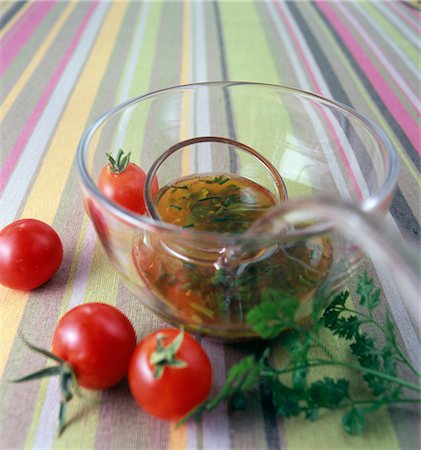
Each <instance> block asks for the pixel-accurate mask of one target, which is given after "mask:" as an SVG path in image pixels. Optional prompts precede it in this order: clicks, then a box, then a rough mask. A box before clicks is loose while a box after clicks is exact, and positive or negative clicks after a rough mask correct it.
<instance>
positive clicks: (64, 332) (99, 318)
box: [52, 303, 136, 389]
mask: <svg viewBox="0 0 421 450" xmlns="http://www.w3.org/2000/svg"><path fill="white" fill-rule="evenodd" d="M135 347H136V333H135V331H134V329H133V326H132V324H131V323H130V321H129V319H127V317H126V316H125V315H124V314H123V313H122V312H120V311H119V310H118V309H117V308H114V307H113V306H110V305H107V304H105V303H85V304H83V305H80V306H77V307H76V308H73V309H72V310H70V311H69V312H68V313H66V314H65V315H64V316H63V317H62V318H61V320H60V321H59V323H58V324H57V326H56V328H55V330H54V335H53V340H52V353H53V354H54V355H56V356H58V357H59V358H61V359H63V360H65V361H66V362H67V363H69V364H70V365H71V366H72V368H73V370H74V372H75V375H76V379H77V382H78V384H79V386H82V387H84V388H87V389H107V388H109V387H111V386H113V385H115V384H116V383H118V382H119V381H121V380H122V379H123V378H124V377H125V376H126V375H127V370H128V367H129V362H130V357H131V355H132V353H133V350H134V349H135Z"/></svg>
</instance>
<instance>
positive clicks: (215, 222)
mask: <svg viewBox="0 0 421 450" xmlns="http://www.w3.org/2000/svg"><path fill="white" fill-rule="evenodd" d="M275 203H276V200H275V197H274V196H273V195H272V194H271V193H270V192H269V191H268V190H267V189H265V188H264V187H263V186H260V185H259V184H257V183H255V182H254V181H252V180H249V179H248V178H244V177H240V176H236V175H231V174H225V173H223V174H218V175H212V174H207V175H198V176H197V175H196V176H191V177H185V178H180V179H178V180H176V181H175V182H173V183H171V184H169V185H168V186H165V187H164V188H162V189H161V190H160V192H159V194H158V195H157V200H155V204H156V211H157V213H158V215H159V217H160V218H161V220H163V221H164V222H169V223H172V224H174V225H178V226H181V227H183V228H194V229H196V230H206V231H215V232H219V233H227V232H229V233H242V232H243V231H245V230H247V229H248V228H249V227H250V225H251V224H252V223H253V222H254V221H255V220H256V219H257V218H258V217H260V216H261V215H262V214H263V213H265V212H266V211H267V209H268V208H270V207H271V206H274V205H275Z"/></svg>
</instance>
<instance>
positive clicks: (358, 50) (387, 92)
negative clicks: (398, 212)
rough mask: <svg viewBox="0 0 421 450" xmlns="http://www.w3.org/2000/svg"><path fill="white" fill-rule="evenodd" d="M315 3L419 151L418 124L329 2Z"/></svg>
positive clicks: (419, 151) (318, 0)
mask: <svg viewBox="0 0 421 450" xmlns="http://www.w3.org/2000/svg"><path fill="white" fill-rule="evenodd" d="M316 3H317V5H318V8H319V9H320V11H322V12H323V14H324V15H325V16H326V18H327V19H328V20H329V22H330V23H331V24H332V27H333V28H334V29H335V30H336V32H337V33H338V34H339V36H340V37H341V39H342V41H343V42H344V44H345V45H346V46H347V47H348V49H349V50H350V52H351V53H352V55H353V57H354V59H355V60H356V61H357V62H358V64H359V66H360V67H361V70H362V71H363V72H364V73H365V74H366V76H367V78H368V79H369V80H370V82H371V84H372V86H373V89H375V90H376V92H377V93H378V95H379V97H380V98H381V99H382V101H383V102H384V104H385V105H386V107H387V108H388V110H389V111H390V113H391V114H392V115H393V117H394V118H395V120H396V122H397V123H398V124H399V125H400V126H401V127H402V129H403V130H404V131H405V133H406V135H407V136H408V139H409V140H410V141H411V142H412V144H413V146H414V148H415V149H416V150H417V152H418V153H421V148H420V146H419V134H418V133H419V132H418V124H417V123H416V121H415V120H414V119H413V118H412V117H411V115H410V114H409V113H408V111H407V110H406V109H405V107H404V106H403V105H402V103H401V102H400V100H399V98H398V97H397V96H396V95H395V93H394V92H393V91H392V90H391V89H390V87H389V85H388V84H387V82H386V81H385V80H384V79H383V78H382V76H381V74H380V73H379V71H378V70H377V69H376V67H375V66H374V64H373V63H372V61H371V59H370V58H369V56H368V55H367V54H366V53H365V52H364V49H363V48H362V47H361V46H360V44H359V43H358V41H357V40H356V39H355V38H354V36H353V35H352V33H351V32H350V30H349V29H348V27H347V26H346V25H345V24H344V23H343V22H342V20H341V19H340V18H339V17H338V15H337V14H336V13H335V12H334V11H333V10H332V9H331V7H330V5H329V3H326V2H324V1H320V0H317V2H316Z"/></svg>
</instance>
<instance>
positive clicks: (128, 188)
mask: <svg viewBox="0 0 421 450" xmlns="http://www.w3.org/2000/svg"><path fill="white" fill-rule="evenodd" d="M108 158H109V163H108V164H107V165H105V166H104V167H103V169H102V171H101V173H100V175H99V181H98V187H99V190H100V191H101V192H102V193H103V194H104V195H105V196H106V197H107V198H108V199H110V200H111V201H113V202H114V203H117V204H118V205H120V206H123V207H124V208H127V209H129V210H131V211H133V212H135V213H137V214H145V212H146V206H145V201H144V198H143V194H144V190H145V180H146V174H145V172H144V171H143V170H142V169H141V168H140V167H139V166H137V165H136V164H135V163H131V162H129V161H130V153H129V154H128V155H126V156H124V153H123V151H122V150H120V151H119V153H118V155H117V157H116V159H114V158H113V157H111V156H108ZM157 192H158V182H157V181H156V179H154V182H153V186H152V195H153V196H154V195H156V193H157Z"/></svg>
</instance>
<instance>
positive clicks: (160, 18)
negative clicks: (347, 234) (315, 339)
mask: <svg viewBox="0 0 421 450" xmlns="http://www.w3.org/2000/svg"><path fill="white" fill-rule="evenodd" d="M415 4H416V2H415V1H414V2H412V3H411V2H401V1H384V2H381V1H371V2H363V1H360V2H342V1H337V2H323V1H316V2H281V1H266V2H263V1H256V2H239V1H232V2H227V1H219V2H218V1H216V2H200V1H196V2H187V1H184V2H182V1H180V2H177V1H167V2H157V1H156V2H140V1H133V2H124V1H114V2H91V1H85V2H66V1H48V2H46V1H38V2H37V1H22V2H11V1H4V0H3V1H2V2H1V3H0V15H1V22H0V25H1V31H0V37H1V41H0V58H1V67H0V71H1V77H2V78H1V109H0V115H1V119H2V125H1V159H2V169H1V179H0V189H1V195H2V197H1V213H0V222H1V227H3V226H4V225H6V224H8V223H10V222H12V221H14V220H16V219H18V218H24V217H33V218H38V219H40V220H43V221H45V222H47V223H49V224H51V225H52V226H53V227H54V228H55V229H56V230H57V232H58V233H59V234H60V236H61V238H62V240H63V244H64V250H65V256H64V260H63V263H62V266H61V268H60V270H59V272H58V273H57V274H56V276H55V277H54V278H53V279H52V280H51V281H50V282H49V283H47V284H46V285H45V286H43V287H41V288H39V289H36V290H34V291H33V292H30V293H20V292H16V291H12V290H8V289H5V288H2V289H1V290H0V308H1V311H0V327H1V328H0V336H1V337H0V352H1V356H0V372H1V373H2V376H3V383H2V386H1V399H0V420H1V423H0V429H1V431H0V448H4V449H21V448H35V449H49V448H55V449H94V448H95V449H135V448H136V449H187V448H188V449H204V450H208V449H209V450H210V449H214V450H222V449H262V450H263V449H276V448H282V449H289V450H292V449H329V448H331V449H353V448H359V449H382V450H386V449H399V448H402V449H413V448H414V449H415V448H419V445H420V443H419V427H418V424H419V416H417V415H416V414H414V413H411V414H410V413H407V412H405V411H404V410H396V409H394V410H392V409H391V410H389V411H388V410H383V411H381V412H378V413H376V414H375V415H374V416H373V417H372V418H371V419H370V421H369V425H368V429H367V432H366V433H365V435H364V436H362V437H348V436H346V435H345V434H344V432H343V431H342V429H341V427H340V424H339V421H340V416H339V415H338V414H329V415H326V416H323V417H322V418H320V419H319V420H318V421H316V422H314V423H311V422H308V421H305V420H303V419H288V420H281V419H278V418H276V416H275V414H274V411H273V409H272V408H271V407H270V406H269V404H268V402H267V399H266V397H265V395H263V394H262V393H260V394H256V399H255V402H254V403H253V405H252V407H250V408H249V409H248V410H247V411H245V412H232V411H228V410H227V409H226V408H225V407H221V408H219V409H218V410H217V411H215V412H214V413H212V414H210V415H208V416H206V417H205V418H204V419H203V420H202V421H201V422H200V423H197V424H196V423H189V424H188V425H186V426H184V427H181V428H179V429H175V427H174V426H173V425H171V424H168V423H167V422H162V421H158V420H155V419H153V418H151V417H149V416H147V415H146V414H145V413H144V412H142V411H141V410H140V409H139V408H138V407H137V406H136V404H135V402H134V400H133V399H132V398H131V396H130V395H129V391H128V387H127V384H125V383H122V384H121V385H119V386H117V387H116V388H114V389H111V390H109V391H106V392H104V393H103V394H102V395H101V398H100V400H101V401H100V405H92V404H87V403H85V402H83V401H78V400H75V401H72V406H71V408H70V411H69V421H70V423H69V427H68V429H67V430H66V432H65V433H64V435H63V436H62V437H61V438H57V437H56V416H57V409H58V398H59V392H58V388H57V383H56V381H42V382H32V383H27V384H25V385H12V384H10V383H8V382H7V380H9V379H11V378H14V377H16V376H20V375H23V374H25V373H28V371H30V370H36V369H39V368H41V367H42V366H43V365H44V364H45V360H43V359H42V358H40V357H39V356H36V355H33V354H31V353H30V352H29V351H28V350H26V349H25V348H24V347H23V346H22V343H21V342H20V341H19V339H18V338H17V335H18V332H19V330H20V331H22V332H23V333H24V334H25V335H26V336H27V337H28V339H30V340H32V341H36V342H37V343H38V344H40V345H44V346H46V347H48V346H49V342H50V339H51V335H52V332H53V330H54V327H55V324H56V323H57V321H58V319H59V317H60V316H61V315H62V314H63V313H64V312H65V311H67V310H68V309H70V308H71V307H73V306H75V305H77V304H80V303H83V302H89V301H102V302H106V303H111V304H115V305H117V306H118V307H119V308H121V309H122V310H123V311H124V312H125V313H126V314H127V315H128V316H129V317H130V319H131V320H132V321H133V323H134V324H135V327H136V331H137V333H138V336H139V338H140V337H142V336H145V335H146V334H147V333H149V332H151V331H152V330H155V329H157V328H158V327H161V326H162V325H163V323H161V322H160V321H159V320H158V319H157V318H155V317H154V316H152V315H151V313H149V312H148V311H147V310H146V309H145V308H143V307H142V306H139V304H138V302H137V301H136V300H135V299H134V297H133V295H132V294H131V293H130V292H129V291H128V290H127V289H126V288H125V287H124V285H123V284H122V283H121V282H120V281H119V279H118V278H117V276H116V274H115V273H114V271H113V270H112V269H111V268H110V265H109V264H108V262H107V259H106V257H105V254H104V252H103V250H102V248H101V246H100V244H99V242H98V241H97V239H96V236H95V233H94V230H93V227H92V225H91V224H90V223H89V221H88V219H87V217H86V215H85V214H84V211H83V208H82V203H81V194H80V190H79V187H78V181H77V171H76V164H75V152H76V148H77V145H78V142H79V139H80V137H81V135H82V133H83V131H84V130H85V129H86V127H87V126H88V124H89V123H91V122H92V121H93V120H94V119H95V118H97V117H98V116H99V115H100V114H102V113H103V112H105V111H106V110H107V109H109V108H110V107H112V106H114V105H116V104H118V103H120V102H122V101H124V100H126V99H128V98H130V97H134V96H138V95H141V94H143V93H146V92H149V91H153V90H157V89H160V88H164V87H168V86H172V85H179V84H185V83H189V82H196V81H212V80H238V81H259V82H267V83H274V84H283V85H288V86H293V87H298V88H301V89H304V90H309V91H313V92H316V93H319V94H322V95H324V96H326V97H329V98H332V99H335V100H337V101H339V102H342V103H344V104H346V105H349V106H351V107H353V108H355V109H357V110H358V111H360V112H361V113H363V114H365V115H366V116H367V117H369V118H371V119H372V120H374V121H375V122H377V123H378V124H379V125H380V126H381V127H382V128H383V129H384V130H385V132H386V133H387V135H388V136H389V138H390V139H391V141H392V143H393V145H394V146H395V148H396V151H397V153H398V155H399V159H400V163H401V168H400V176H399V185H398V189H397V191H396V195H395V198H394V200H393V203H392V206H391V208H390V214H388V217H387V220H388V221H389V222H391V223H392V224H395V225H396V227H397V229H399V230H400V231H401V233H402V234H403V235H404V236H405V238H407V239H408V240H411V241H414V242H415V241H417V240H418V239H419V234H420V227H419V213H420V189H419V184H420V176H419V169H420V159H419V156H418V153H419V152H420V131H419V128H418V121H419V116H418V114H419V108H420V97H419V94H420V65H421V64H420V63H421V61H420V53H419V52H420V17H421V13H420V12H419V10H417V9H416V7H415ZM378 276H379V278H380V281H383V282H384V285H383V288H384V291H385V293H386V294H388V295H387V296H386V302H385V304H386V306H387V305H388V304H390V309H391V311H392V314H393V316H394V317H395V320H396V321H397V322H398V325H399V328H400V332H401V338H402V340H403V342H404V344H405V346H406V349H407V351H408V352H409V353H410V354H411V355H412V357H413V358H414V359H416V358H417V356H418V357H419V348H420V347H419V340H418V338H417V336H416V334H415V331H414V330H413V329H412V327H411V325H410V321H409V320H408V318H407V317H406V316H405V311H404V310H402V307H401V305H400V304H396V303H393V302H392V300H391V294H390V292H391V290H392V287H391V285H390V280H388V279H382V275H381V274H380V273H379V274H378ZM383 278H384V277H383ZM387 300H389V303H388V302H387ZM203 346H204V347H205V349H206V350H207V351H208V353H209V355H210V357H211V359H212V363H213V367H214V376H215V388H216V387H217V386H220V385H221V383H222V382H223V380H224V377H225V374H226V371H227V369H228V367H229V366H230V365H231V364H232V363H233V362H235V361H236V360H237V359H238V358H239V357H240V356H242V355H243V354H244V353H245V350H246V349H245V348H244V347H241V348H240V347H234V346H223V345H222V344H216V343H214V342H211V341H208V340H207V339H204V340H203ZM418 362H419V360H418Z"/></svg>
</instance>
